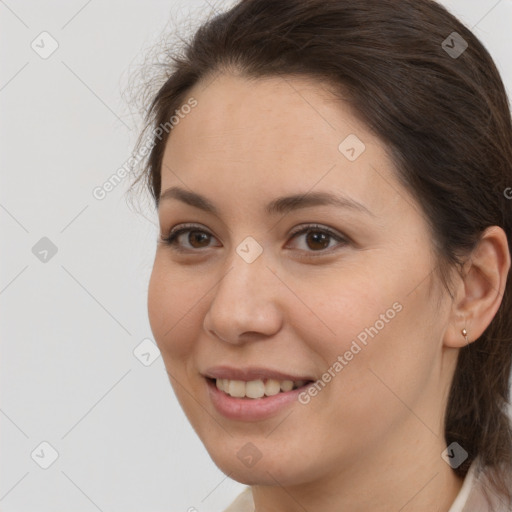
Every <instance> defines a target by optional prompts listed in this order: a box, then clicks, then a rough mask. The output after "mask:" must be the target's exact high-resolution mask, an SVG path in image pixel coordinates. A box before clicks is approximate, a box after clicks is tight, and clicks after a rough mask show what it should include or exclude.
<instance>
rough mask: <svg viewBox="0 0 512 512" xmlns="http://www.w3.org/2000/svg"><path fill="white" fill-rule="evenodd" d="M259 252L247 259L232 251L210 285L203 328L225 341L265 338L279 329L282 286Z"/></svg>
mask: <svg viewBox="0 0 512 512" xmlns="http://www.w3.org/2000/svg"><path fill="white" fill-rule="evenodd" d="M264 254H265V252H263V253H262V254H261V255H260V256H259V257H258V258H257V259H256V260H255V261H253V262H252V263H247V262H246V261H245V260H244V259H243V258H241V257H240V256H239V255H238V254H237V253H236V252H235V253H234V255H233V258H232V259H231V261H230V263H231V265H230V267H229V269H228V270H227V271H226V272H225V273H224V274H223V277H221V278H220V281H219V283H218V285H217V287H216V288H215V289H214V290H215V291H214V292H213V293H214V297H213V299H212V302H211V304H210V308H209V309H208V311H207V313H206V315H205V318H204V329H205V330H206V332H208V333H209V334H210V335H213V336H215V337H217V338H219V339H221V340H222V341H225V342H226V343H231V344H242V343H245V342H247V341H250V340H253V341H254V340H257V339H260V338H267V337H269V336H273V335H275V334H276V333H277V332H279V330H280V329H281V325H282V312H281V308H280V304H279V302H280V294H283V293H285V287H284V285H283V283H282V282H281V281H280V280H279V278H278V277H277V276H276V275H274V271H272V270H271V269H270V268H269V267H268V266H267V264H266V263H267V261H266V258H265V257H264Z"/></svg>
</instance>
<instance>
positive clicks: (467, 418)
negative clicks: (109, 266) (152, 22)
mask: <svg viewBox="0 0 512 512" xmlns="http://www.w3.org/2000/svg"><path fill="white" fill-rule="evenodd" d="M453 32H457V33H458V34H459V35H460V36H462V38H463V40H465V42H466V43H467V44H468V47H467V49H466V50H465V51H464V52H463V53H462V54H461V55H453V54H452V55H450V54H449V52H448V51H447V50H449V48H450V47H454V45H455V42H454V41H455V40H454V39H453V36H451V34H452V33H453ZM449 36H451V37H452V39H451V40H450V39H449ZM445 40H447V41H448V47H446V44H443V41H445ZM456 41H457V44H459V41H460V39H457V40H456ZM166 65H167V70H166V73H167V74H166V77H165V83H164V84H163V86H162V87H161V88H160V90H159V91H158V92H157V94H156V95H155V96H154V97H153V98H152V101H151V103H150V106H149V109H148V111H147V117H146V129H151V130H153V138H152V141H153V143H154V145H153V147H152V149H151V152H150V153H149V155H148V157H147V161H146V162H145V164H144V169H143V173H142V174H140V176H139V177H138V179H137V180H136V182H137V181H139V180H140V179H141V178H142V177H145V185H146V186H147V187H148V188H149V190H150V192H151V194H152V197H153V199H154V200H155V202H156V204H157V205H158V197H159V195H160V192H161V190H160V188H161V175H160V172H161V165H162V157H163V152H164V148H165V144H166V141H167V138H168V136H169V133H170V131H169V130H166V133H165V134H164V136H163V137H162V136H161V135H160V136H158V137H155V136H154V134H155V131H154V130H155V129H156V128H157V127H159V126H163V125H165V123H168V121H169V118H170V116H171V115H172V114H173V113H175V112H176V111H178V109H179V108H180V106H181V105H182V104H184V103H185V99H186V96H187V94H188V93H189V92H190V89H191V88H192V87H193V86H194V85H196V84H197V83H199V82H200V81H207V79H208V78H213V77H214V76H215V74H216V73H220V72H223V71H224V72H229V71H230V70H231V71H232V72H237V73H239V74H240V75H242V76H244V77H247V78H258V77H265V76H278V75H281V76H292V75H295V76H305V77H312V78H318V79H319V80H320V81H322V82H323V83H329V84H332V85H333V86H334V88H335V90H337V91H338V93H339V95H340V97H343V98H346V97H347V93H348V98H349V101H350V103H351V105H352V107H353V108H354V110H355V113H356V115H358V116H359V118H360V119H361V120H362V121H363V122H364V123H365V124H366V126H367V127H368V128H369V129H371V130H373V131H374V133H376V134H377V135H378V136H379V137H380V139H381V140H382V141H383V142H384V143H386V145H387V146H388V149H389V151H390V154H391V156H392V158H393V161H394V163H395V166H396V171H397V175H398V178H399V179H400V180H401V182H402V183H403V184H404V185H405V186H406V187H407V188H408V190H410V191H411V193H412V194H413V195H414V197H416V198H417V200H418V203H419V204H420V205H421V208H422V210H423V212H424V214H425V217H426V218H427V220H428V222H429V225H430V227H431V229H432V233H433V243H434V246H435V249H436V252H437V254H438V259H439V266H438V267H437V270H438V271H439V274H438V275H439V276H440V278H441V279H442V282H443V284H444V285H445V287H446V288H447V290H448V291H450V290H449V287H450V284H449V278H448V277H449V275H450V270H451V269H453V268H458V271H459V272H460V271H461V265H462V264H463V258H462V256H463V255H468V254H470V252H471V250H472V249H473V248H475V246H476V244H477V243H478V241H479V239H480V236H481V234H482V232H483V231H484V230H485V229H486V228H487V227H489V226H493V225H497V226H500V227H501V228H503V229H504V231H505V233H506V235H507V239H508V245H509V250H511V240H512V201H511V200H507V199H506V197H505V194H504V191H505V189H507V187H510V186H512V126H511V117H510V109H509V105H508V101H507V96H506V92H505V88H504V85H503V83H502V81H501V78H500V75H499V72H498V70H497V68H496V66H495V64H494V62H493V60H492V58H491V56H490V55H489V53H488V52H487V50H486V49H485V48H484V46H483V45H482V44H481V42H480V41H479V40H478V39H477V37H476V36H475V35H474V34H473V33H472V32H471V31H470V30H469V29H468V28H466V27H465V26H464V25H463V24H462V23H461V22H460V21H458V20H457V19H456V18H455V17H454V16H453V15H451V14H450V13H449V12H448V11H447V10H446V9H445V8H444V7H442V6H441V5H439V4H437V3H436V2H434V1H431V0H364V1H363V0H360V1H358V0H330V1H329V0H304V1H301V0H279V1H271V0H240V1H239V2H238V3H237V4H236V5H235V6H233V7H232V8H231V9H230V10H228V11H227V12H224V13H221V14H219V15H217V16H215V17H213V18H212V19H210V20H208V21H206V22H204V23H203V25H202V26H201V27H200V28H199V29H198V30H197V31H196V32H195V34H194V36H193V38H192V39H191V40H190V41H189V42H186V41H185V45H184V47H183V51H182V53H181V54H180V53H179V52H178V50H177V49H176V51H174V52H171V53H170V60H169V61H168V62H167V63H166ZM136 182H135V183H136ZM135 183H134V184H135ZM511 252H512V250H511ZM511 286H512V283H511V281H510V280H508V282H507V285H506V289H505V293H504V296H503V300H502V304H501V306H500V308H499V310H498V312H497V314H496V315H495V317H494V319H493V320H492V322H491V324H490V325H489V327H488V328H487V329H486V330H485V332H484V333H483V334H482V336H481V337H480V338H479V339H478V340H476V341H474V342H473V343H470V344H469V345H467V346H465V347H464V348H462V349H460V351H459V356H458V363H457V367H456V371H455V374H454V377H453V381H452V386H451V391H450V395H449V398H448V404H447V409H446V414H445V438H446V443H447V445H449V444H451V443H452V442H454V441H456V442H458V443H459V444H460V445H461V446H462V447H463V448H464V449H465V450H466V451H467V452H468V454H469V457H468V459H467V460H466V462H465V463H464V464H462V465H461V466H459V467H458V468H457V469H454V471H455V472H456V473H457V474H458V476H460V477H464V476H465V475H466V473H467V471H468V468H469V465H470V463H471V462H472V461H473V460H474V459H475V458H476V457H477V456H478V457H479V458H480V461H481V465H482V466H486V467H487V469H488V472H489V475H490V476H489V478H490V481H491V484H492V486H493V487H494V489H495V490H496V491H497V492H498V493H501V495H502V496H503V497H504V499H506V500H508V501H509V502H512V491H511V490H510V488H511V484H510V483H508V482H507V478H508V475H510V474H512V430H511V423H510V419H509V417H508V415H507V403H508V401H509V393H510V388H509V385H510V383H509V379H510V371H511V363H512V297H511V293H512V290H511ZM450 295H451V293H450Z"/></svg>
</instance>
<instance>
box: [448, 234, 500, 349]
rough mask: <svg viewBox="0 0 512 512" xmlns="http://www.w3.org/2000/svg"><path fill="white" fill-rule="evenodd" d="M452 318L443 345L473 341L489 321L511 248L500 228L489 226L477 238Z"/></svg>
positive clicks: (461, 279)
mask: <svg viewBox="0 0 512 512" xmlns="http://www.w3.org/2000/svg"><path fill="white" fill-rule="evenodd" d="M464 268H465V269H467V271H466V272H464V274H463V276H461V277H460V281H459V289H458V292H459V293H458V294H457V299H456V300H455V301H454V302H453V303H452V315H451V316H452V320H451V323H450V325H449V327H448V329H447V330H446V332H445V336H444V345H445V346H447V347H452V348H462V347H464V346H465V345H467V344H468V343H472V342H474V341H476V340H477V339H478V338H479V337H480V336H481V335H482V334H483V332H484V331H485V330H486V329H487V327H488V326H489V325H490V323H491V322H492V320H493V318H494V316H495V315H496V313H497V311H498V309H499V307H500V305H501V301H502V298H503V294H504V292H505V287H506V283H507V276H508V272H509V269H510V251H509V249H508V242H507V236H506V234H505V232H504V231H503V229H502V228H500V227H498V226H491V227H489V228H487V229H486V230H485V231H484V233H483V234H482V236H481V238H480V242H479V243H478V245H477V246H476V248H475V249H474V250H473V252H472V254H471V255H470V257H469V259H468V260H467V262H466V265H465V266H464Z"/></svg>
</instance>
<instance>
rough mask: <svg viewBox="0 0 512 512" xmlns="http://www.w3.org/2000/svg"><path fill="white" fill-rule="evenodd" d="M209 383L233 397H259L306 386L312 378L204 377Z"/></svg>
mask: <svg viewBox="0 0 512 512" xmlns="http://www.w3.org/2000/svg"><path fill="white" fill-rule="evenodd" d="M206 380H208V381H209V382H210V383H212V384H213V385H215V386H216V387H217V389H218V390H220V391H222V392H223V393H225V394H226V395H228V396H231V397H233V398H247V399H253V400H254V399H261V398H266V397H269V396H275V395H278V394H281V393H287V392H289V391H293V390H296V389H299V388H302V387H305V386H308V385H309V384H311V383H312V382H313V381H312V380H308V381H306V380H298V381H292V380H282V381H279V380H275V379H257V380H250V381H243V380H230V379H213V378H210V377H206Z"/></svg>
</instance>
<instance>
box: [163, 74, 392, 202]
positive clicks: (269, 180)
mask: <svg viewBox="0 0 512 512" xmlns="http://www.w3.org/2000/svg"><path fill="white" fill-rule="evenodd" d="M189 97H193V98H195V99H196V101H197V106H196V107H195V108H194V109H192V110H191V112H190V113H189V114H188V115H187V116H185V117H184V119H182V120H181V121H180V122H179V124H178V125H176V126H175V127H174V128H173V130H172V132H171V135H170V137H169V139H168V142H167V146H166V148H165V154H164V159H163V165H162V192H164V191H165V190H166V189H167V188H169V187H171V186H173V185H179V186H183V185H185V187H188V188H189V189H191V190H195V191H197V192H200V193H203V195H208V191H212V193H213V194H214V195H215V196H218V195H219V193H221V194H226V197H229V199H230V201H231V202H233V203H237V199H238V200H239V201H238V206H243V207H244V208H246V207H248V205H249V204H250V202H251V199H254V201H255V203H256V202H257V199H258V198H261V197H262V196H264V197H265V198H268V199H270V198H272V197H277V196H279V195H289V194H291V193H297V192H302V193H306V192H308V191H309V190H312V189H316V190H330V191H333V192H336V191H337V192H339V193H344V194H345V195H352V196H353V197H354V198H355V199H357V200H359V201H360V202H363V203H364V202H366V203H369V204H372V205H373V207H374V209H375V210H377V211H378V210H379V208H384V207H385V206H386V201H389V195H390V194H391V195H396V190H395V191H393V187H391V188H390V186H389V183H393V181H396V179H395V178H394V176H393V175H392V165H391V163H390V160H389V158H388V156H387V153H386V148H385V147H384V145H383V144H382V143H381V142H380V140H378V139H377V138H376V137H375V136H374V135H373V134H372V133H370V132H369V131H368V130H367V128H366V127H365V126H364V124H363V123H361V122H360V121H359V120H358V119H357V118H356V117H355V116H354V115H353V113H352V110H351V107H350V105H349V104H348V103H347V102H345V101H342V100H340V99H338V98H336V97H335V96H334V95H333V94H332V93H331V92H330V91H329V90H328V89H326V88H324V87H323V86H322V84H321V83H318V82H315V81H314V80H312V79H303V78H297V77H287V78H281V77H272V78H265V79H258V80H249V79H246V78H242V77H236V76H231V75H219V76H217V78H215V79H214V80H213V81H210V82H208V81H206V82H205V83H200V84H198V85H197V86H196V87H194V88H193V89H192V90H191V91H190V93H189V95H187V97H186V98H185V101H187V99H188V98H189ZM345 140H349V142H350V143H351V144H352V145H354V144H353V143H354V141H356V144H358V143H357V140H359V141H360V143H361V145H360V146H356V147H355V148H356V150H357V151H358V152H360V151H361V149H362V148H364V150H363V152H361V154H360V155H359V156H358V157H357V159H355V160H350V159H348V158H347V156H346V154H344V153H343V152H342V151H341V150H340V144H342V148H343V149H346V148H344V146H343V143H344V141H345ZM394 185H395V186H396V187H398V186H399V185H398V183H395V184H394ZM265 202H268V201H265ZM259 207H261V205H260V206H259Z"/></svg>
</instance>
